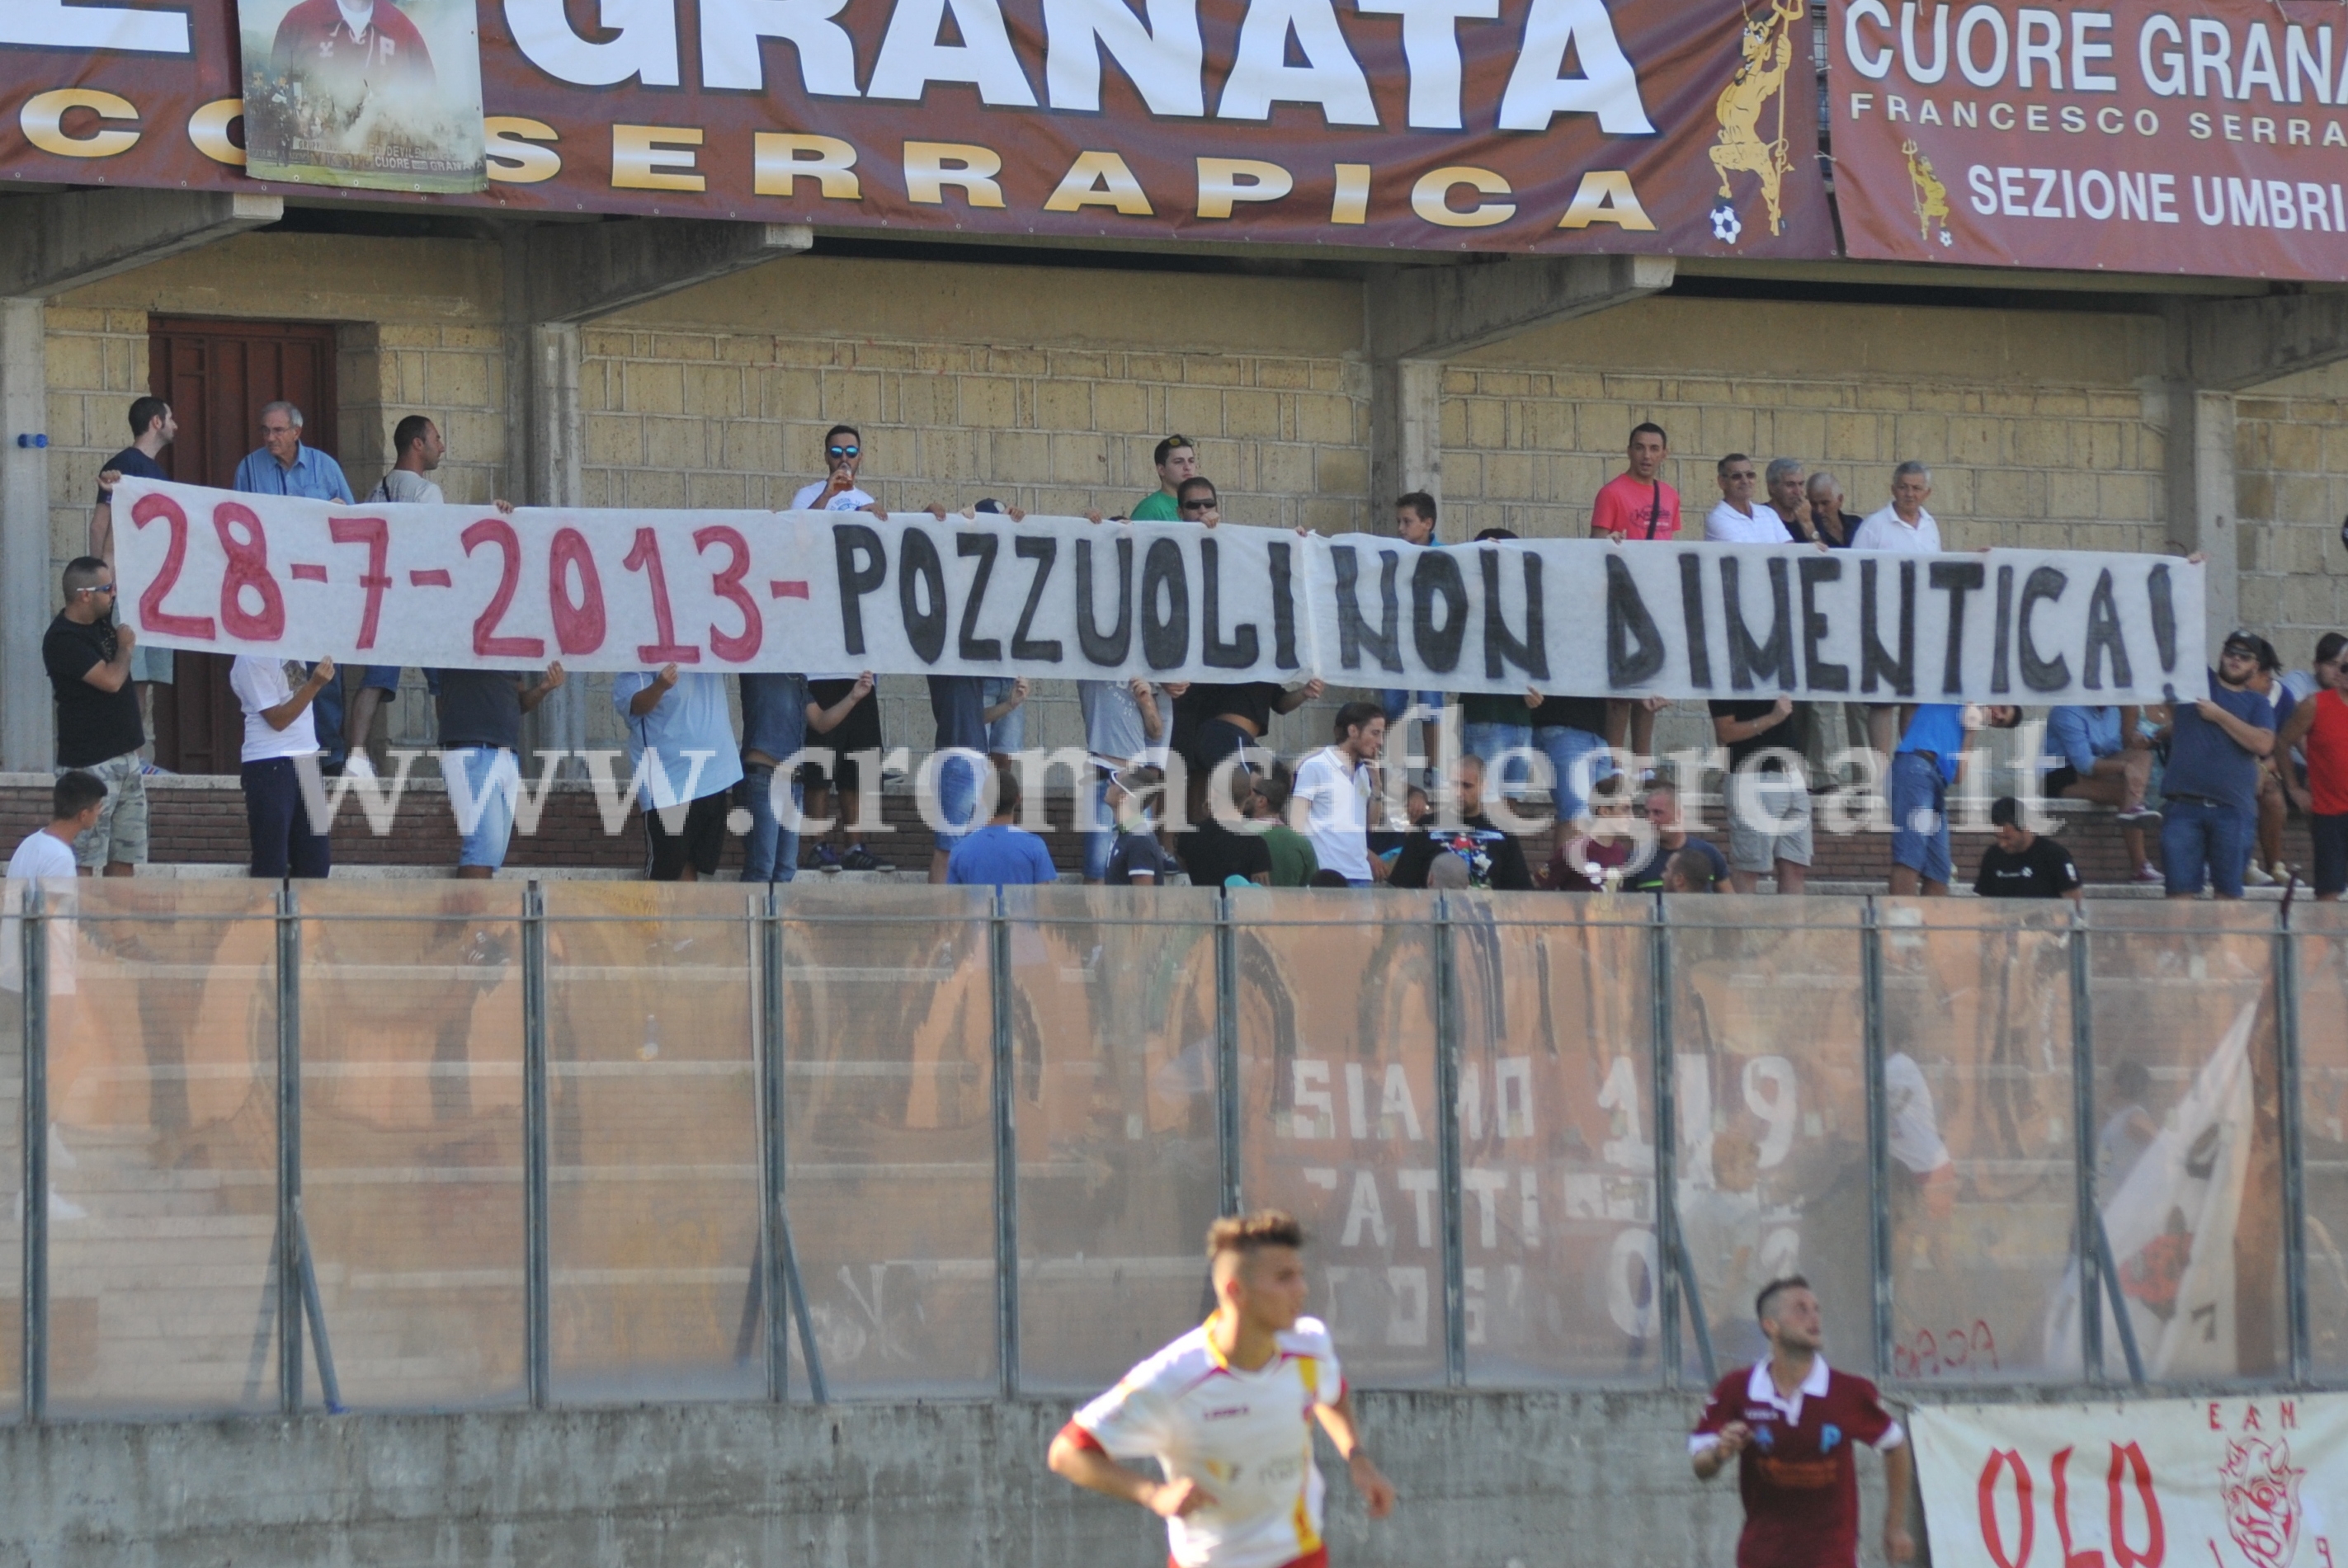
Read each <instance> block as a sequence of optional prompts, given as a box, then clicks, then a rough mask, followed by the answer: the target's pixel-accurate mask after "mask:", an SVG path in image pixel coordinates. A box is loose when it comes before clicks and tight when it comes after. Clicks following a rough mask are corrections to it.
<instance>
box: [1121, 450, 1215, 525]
mask: <svg viewBox="0 0 2348 1568" xmlns="http://www.w3.org/2000/svg"><path fill="white" fill-rule="evenodd" d="M1149 460H1150V461H1151V462H1153V463H1155V464H1156V465H1158V488H1157V489H1156V490H1154V491H1152V492H1151V493H1150V494H1149V495H1148V496H1147V497H1143V499H1142V501H1141V504H1140V505H1139V506H1138V507H1134V508H1133V520H1134V521H1135V522H1137V523H1170V522H1174V521H1176V520H1178V519H1179V518H1190V520H1191V521H1193V522H1196V521H1198V520H1199V519H1198V518H1195V517H1192V515H1191V514H1189V513H1188V512H1185V511H1184V510H1182V505H1181V502H1182V484H1183V481H1184V480H1186V479H1189V478H1192V477H1196V476H1197V474H1198V472H1199V444H1198V443H1197V442H1195V441H1193V440H1191V439H1190V438H1189V436H1168V437H1166V439H1165V440H1163V441H1160V442H1159V444H1158V449H1157V450H1156V451H1155V452H1153V453H1151V454H1150V458H1149ZM1209 488H1210V489H1212V488H1213V487H1212V486H1210V487H1209Z"/></svg>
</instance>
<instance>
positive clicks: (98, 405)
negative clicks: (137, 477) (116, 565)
mask: <svg viewBox="0 0 2348 1568" xmlns="http://www.w3.org/2000/svg"><path fill="white" fill-rule="evenodd" d="M47 318H48V350H49V363H48V384H49V428H48V437H49V555H50V558H51V562H52V565H53V566H54V567H55V569H56V570H57V571H58V572H62V571H63V570H64V569H65V564H66V562H67V561H69V560H71V559H74V557H76V556H78V555H86V554H88V551H89V514H90V508H91V505H92V503H93V502H95V501H96V500H97V499H98V471H99V470H100V469H101V468H103V467H104V466H106V460H107V459H108V457H111V456H114V454H116V453H117V452H119V451H121V450H122V449H123V447H125V446H129V444H130V404H131V400H132V399H134V398H138V397H143V396H145V395H146V393H147V313H146V312H145V311H143V310H129V309H122V308H111V309H109V308H107V307H105V306H88V307H84V306H78V305H68V304H51V305H50V306H49V307H48V311H47ZM258 441H259V437H258V436H256V437H255V443H256V445H257V444H258ZM53 575H54V574H53ZM52 589H54V584H53V585H52Z"/></svg>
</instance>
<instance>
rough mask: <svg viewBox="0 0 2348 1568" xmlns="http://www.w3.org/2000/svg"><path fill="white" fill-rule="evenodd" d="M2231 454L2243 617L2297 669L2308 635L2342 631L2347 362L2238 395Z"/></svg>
mask: <svg viewBox="0 0 2348 1568" xmlns="http://www.w3.org/2000/svg"><path fill="white" fill-rule="evenodd" d="M2234 463H2235V478H2234V484H2235V496H2236V500H2235V505H2236V506H2237V507H2238V508H2239V509H2240V516H2241V519H2242V528H2241V533H2240V543H2239V549H2240V565H2241V572H2242V584H2241V607H2242V620H2243V622H2244V624H2246V625H2249V626H2252V627H2256V628H2258V629H2260V630H2263V631H2265V632H2266V633H2267V634H2268V635H2269V636H2270V637H2271V638H2272V639H2273V641H2274V644H2275V647H2276V648H2277V649H2278V650H2279V651H2281V654H2282V656H2283V657H2284V658H2285V659H2286V660H2288V661H2291V663H2292V664H2294V665H2298V666H2300V667H2302V668H2304V667H2305V664H2306V661H2307V659H2308V657H2309V655H2310V654H2311V653H2312V651H2313V649H2314V644H2315V640H2316V638H2318V637H2319V636H2321V635H2322V634H2323V633H2324V632H2326V631H2332V630H2348V577H2343V573H2348V548H2343V545H2342V542H2341V538H2340V528H2341V517H2342V514H2343V512H2348V366H2334V367H2333V368H2332V369H2329V370H2320V371H2310V372H2308V373H2306V374H2302V375H2294V376H2291V377H2289V378H2287V379H2285V380H2282V381H2279V382H2275V383H2273V384H2271V385H2269V386H2265V387H2260V388H2259V389H2257V390H2256V391H2254V392H2250V393H2245V394H2244V395H2242V396H2241V397H2240V398H2239V399H2237V400H2236V403H2235V425H2234Z"/></svg>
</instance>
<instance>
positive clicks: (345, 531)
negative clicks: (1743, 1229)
mask: <svg viewBox="0 0 2348 1568" xmlns="http://www.w3.org/2000/svg"><path fill="white" fill-rule="evenodd" d="M326 531H327V532H328V533H330V534H332V535H333V536H334V539H335V543H336V544H338V545H365V546H366V552H367V564H366V571H364V572H362V573H360V574H359V586H360V587H361V588H363V589H366V611H365V612H364V613H363V614H362V615H361V616H360V617H359V641H358V646H360V647H361V648H372V647H374V646H375V632H376V626H377V625H379V624H380V623H381V621H382V620H383V594H384V590H385V589H387V588H389V587H390V586H391V571H390V561H391V525H390V524H389V523H388V522H386V521H385V520H384V519H383V518H327V519H326ZM293 570H294V573H295V575H297V576H298V575H300V573H301V570H302V569H301V568H300V567H295V568H294V569H293ZM321 575H322V576H323V575H324V574H323V573H322V574H321Z"/></svg>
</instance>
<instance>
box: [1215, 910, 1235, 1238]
mask: <svg viewBox="0 0 2348 1568" xmlns="http://www.w3.org/2000/svg"><path fill="white" fill-rule="evenodd" d="M1215 1144H1216V1153H1217V1155H1218V1157H1219V1158H1220V1161H1221V1165H1222V1188H1223V1190H1222V1212H1223V1213H1225V1214H1239V1213H1240V1212H1241V1192H1240V938H1239V931H1238V929H1237V927H1234V926H1233V925H1232V924H1231V889H1230V888H1228V887H1225V888H1221V889H1220V890H1219V891H1218V892H1217V894H1216V897H1215Z"/></svg>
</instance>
